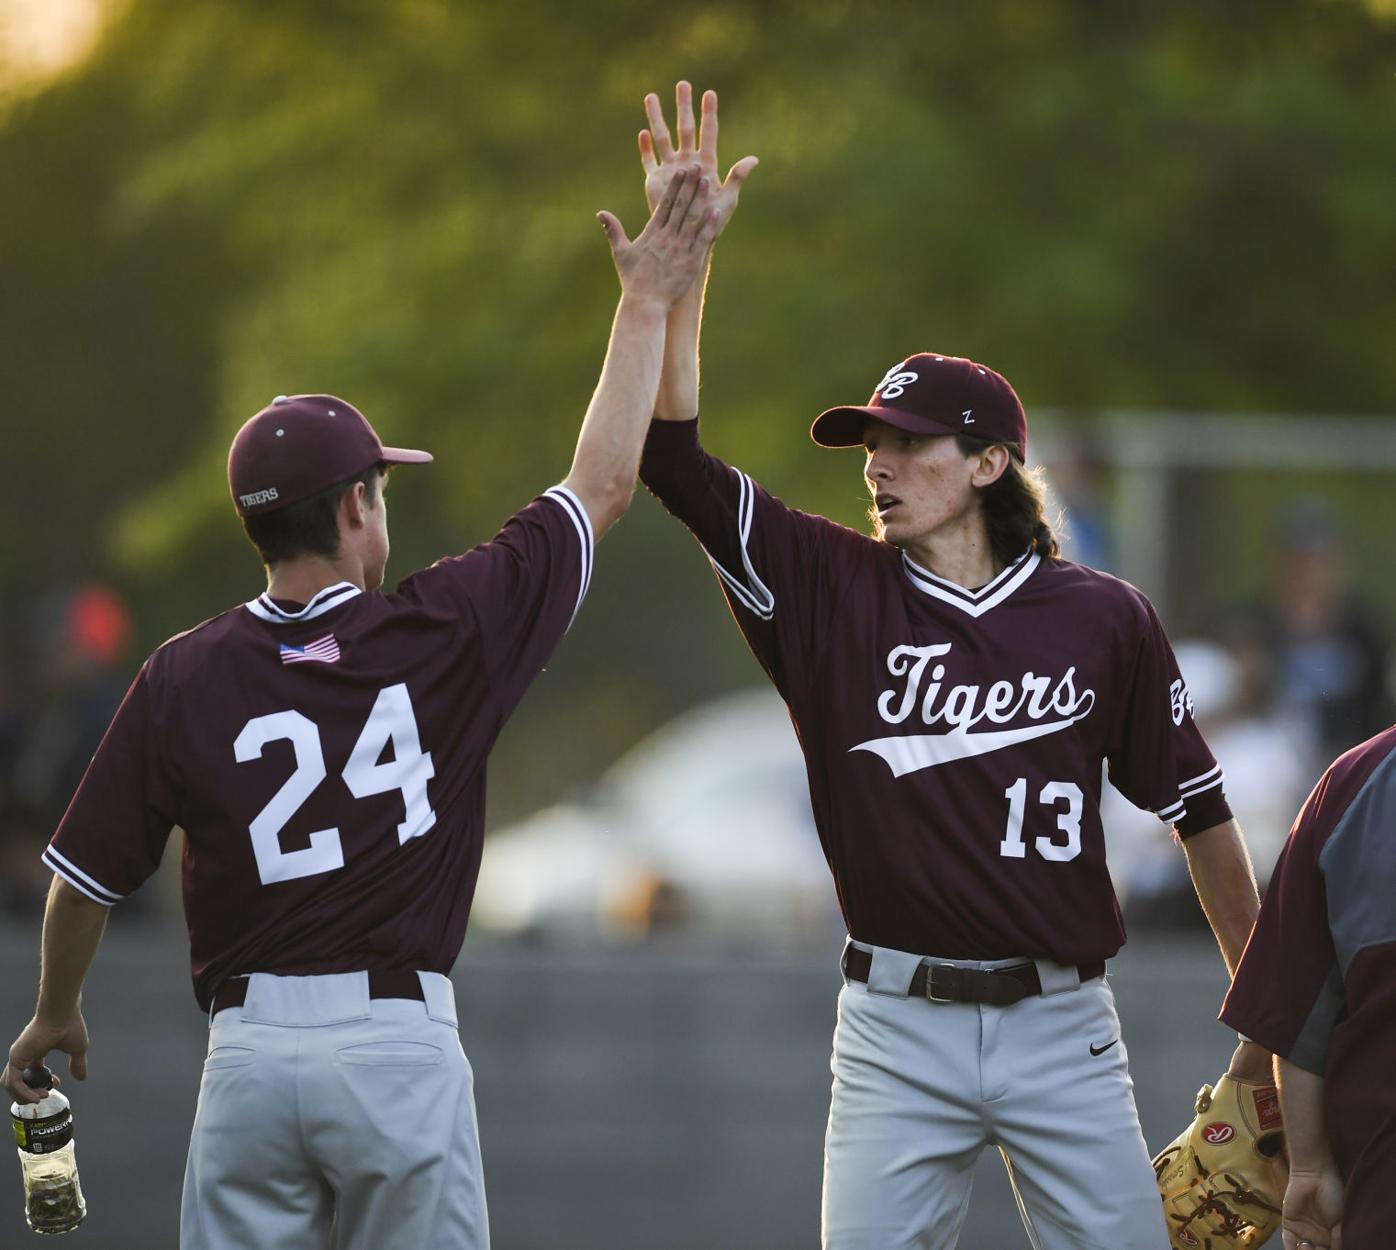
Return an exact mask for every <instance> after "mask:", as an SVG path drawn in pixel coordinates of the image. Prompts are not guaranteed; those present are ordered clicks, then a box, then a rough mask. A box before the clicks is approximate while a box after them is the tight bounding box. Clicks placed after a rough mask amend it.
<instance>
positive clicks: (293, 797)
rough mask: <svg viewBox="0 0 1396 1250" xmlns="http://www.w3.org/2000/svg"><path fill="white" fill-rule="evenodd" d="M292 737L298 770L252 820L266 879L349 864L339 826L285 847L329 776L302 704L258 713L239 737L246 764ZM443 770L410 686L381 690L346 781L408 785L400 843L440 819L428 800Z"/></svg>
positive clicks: (375, 789) (374, 787) (237, 747)
mask: <svg viewBox="0 0 1396 1250" xmlns="http://www.w3.org/2000/svg"><path fill="white" fill-rule="evenodd" d="M282 740H285V741H289V742H290V744H291V747H292V749H293V750H294V751H295V753H296V771H295V772H293V773H292V774H291V775H290V776H289V777H287V778H286V782H285V784H284V785H283V786H282V787H281V789H280V790H278V791H277V792H276V793H275V794H274V795H272V797H271V802H269V803H268V804H267V805H266V806H265V807H264V808H262V810H261V811H260V812H258V813H257V815H256V817H255V818H254V819H253V821H252V824H251V826H250V832H251V834H252V852H253V854H254V855H256V857H257V872H258V874H259V875H260V876H261V878H262V884H263V885H272V884H274V883H275V882H277V881H294V880H295V879H296V878H297V877H314V876H317V875H318V874H320V873H322V872H333V871H334V870H335V869H336V868H343V867H344V847H343V846H342V845H341V844H340V840H339V830H338V829H336V828H330V829H317V830H316V831H315V832H314V833H312V834H311V835H310V845H309V846H307V847H304V848H302V849H301V850H299V851H283V850H282V849H281V831H282V830H283V829H284V828H285V827H286V826H287V824H288V823H289V822H290V820H291V817H293V816H294V815H295V814H296V813H297V812H298V811H299V810H300V807H301V804H302V803H304V802H305V801H306V799H308V798H309V797H310V796H311V795H312V794H313V793H314V792H315V788H316V787H317V786H318V785H319V784H320V783H321V782H322V781H324V779H325V776H326V772H325V752H324V749H323V748H322V747H321V745H320V730H319V728H318V726H317V725H316V724H315V722H314V721H313V720H311V719H310V718H309V717H307V716H303V715H301V713H300V712H294V711H286V712H272V713H271V714H270V715H268V716H256V717H253V718H252V719H251V720H250V721H248V722H247V724H245V725H244V726H243V727H242V732H241V733H240V734H238V736H237V740H236V741H235V742H234V743H233V754H234V755H235V756H236V757H237V761H238V763H239V764H245V763H246V762H247V761H248V760H255V759H260V758H261V756H262V748H263V747H265V746H266V745H267V743H268V742H280V741H282ZM389 743H392V747H393V758H392V759H391V760H387V761H385V762H383V763H379V758H380V757H381V756H382V754H383V749H384V747H386V746H387V745H388V744H389ZM435 775H436V769H435V767H434V766H433V765H432V762H431V752H430V751H425V752H424V751H423V750H422V744H421V741H420V738H419V736H418V734H417V718H416V716H415V715H414V714H413V711H412V700H411V699H410V698H409V697H408V694H407V687H406V686H405V685H403V684H402V683H401V682H399V683H398V684H397V685H396V686H387V687H385V688H384V689H383V690H380V691H379V692H378V698H377V700H376V701H375V702H374V704H373V711H371V712H370V713H369V714H368V721H367V723H366V724H365V725H364V727H363V732H362V733H360V734H359V740H358V741H357V742H356V743H354V749H353V750H352V751H351V752H350V753H349V762H348V763H347V764H345V765H344V772H343V777H344V784H345V785H346V786H348V787H349V792H350V793H351V794H352V795H353V796H354V797H355V798H356V799H362V798H366V797H367V796H368V795H370V794H386V793H387V792H388V791H390V790H401V791H402V802H403V807H404V808H405V811H404V819H403V821H402V823H401V824H400V825H398V827H397V840H398V844H399V845H401V844H402V843H404V842H406V841H407V840H408V839H409V838H419V837H421V836H422V834H424V833H426V832H427V830H429V829H430V828H431V827H432V826H433V825H434V824H436V813H435V812H433V811H432V810H431V803H430V802H428V800H427V782H428V781H429V780H430V779H431V778H432V777H434V776H435Z"/></svg>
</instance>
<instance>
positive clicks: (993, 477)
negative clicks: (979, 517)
mask: <svg viewBox="0 0 1396 1250" xmlns="http://www.w3.org/2000/svg"><path fill="white" fill-rule="evenodd" d="M1011 454H1012V453H1011V452H1010V451H1009V450H1008V448H1007V447H1005V446H1004V445H1003V444H1002V443H995V444H994V445H993V446H992V447H986V448H984V450H983V451H981V452H980V453H979V457H978V461H977V463H976V464H975V466H974V470H973V472H972V473H971V474H970V479H969V480H970V485H972V486H975V487H978V488H979V489H981V490H982V489H983V488H984V487H985V486H992V485H993V484H994V483H995V482H997V481H998V480H999V478H1001V477H1002V476H1003V475H1004V473H1005V472H1006V471H1007V469H1008V460H1009V457H1010V455H1011Z"/></svg>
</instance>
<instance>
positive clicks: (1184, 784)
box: [1178, 764, 1221, 791]
mask: <svg viewBox="0 0 1396 1250" xmlns="http://www.w3.org/2000/svg"><path fill="white" fill-rule="evenodd" d="M1213 777H1216V778H1217V779H1218V780H1221V765H1220V764H1214V765H1213V766H1212V767H1211V768H1209V769H1208V770H1207V771H1206V772H1205V773H1198V775H1197V776H1196V777H1189V778H1188V779H1187V780H1186V781H1180V782H1179V783H1178V789H1179V790H1180V791H1181V790H1186V789H1187V788H1188V787H1189V786H1195V785H1196V784H1197V783H1198V782H1199V781H1210V780H1211V779H1212V778H1213Z"/></svg>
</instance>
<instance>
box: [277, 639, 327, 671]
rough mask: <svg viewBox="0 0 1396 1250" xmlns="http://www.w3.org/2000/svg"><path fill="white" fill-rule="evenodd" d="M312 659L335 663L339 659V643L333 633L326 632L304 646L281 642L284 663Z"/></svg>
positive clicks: (302, 661)
mask: <svg viewBox="0 0 1396 1250" xmlns="http://www.w3.org/2000/svg"><path fill="white" fill-rule="evenodd" d="M311 660H319V661H320V663H321V664H334V663H336V662H337V661H338V660H339V643H337V642H336V641H335V640H334V635H333V634H326V635H325V636H324V637H323V638H317V639H316V640H315V641H314V642H308V643H306V644H305V646H303V647H288V646H287V645H286V644H285V643H284V642H283V643H282V644H281V662H282V663H283V664H306V663H308V662H309V661H311Z"/></svg>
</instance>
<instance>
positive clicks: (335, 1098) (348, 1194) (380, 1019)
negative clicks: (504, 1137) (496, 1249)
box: [180, 972, 489, 1250]
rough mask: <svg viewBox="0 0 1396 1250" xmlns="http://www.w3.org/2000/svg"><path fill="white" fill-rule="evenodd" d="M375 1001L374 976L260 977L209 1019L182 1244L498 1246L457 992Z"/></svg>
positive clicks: (442, 987)
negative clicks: (236, 1003) (238, 1002)
mask: <svg viewBox="0 0 1396 1250" xmlns="http://www.w3.org/2000/svg"><path fill="white" fill-rule="evenodd" d="M418 975H419V976H420V978H421V981H422V989H423V993H424V994H425V997H426V1001H425V1002H424V1003H421V1002H414V1001H411V1000H407V999H394V998H386V999H370V998H369V993H368V977H367V974H366V973H362V972H351V973H343V974H336V975H331V976H315V977H278V976H271V975H268V974H265V973H256V974H254V975H253V976H252V978H251V980H250V982H249V985H248V991H247V1001H246V1002H245V1003H244V1004H243V1005H242V1006H241V1007H229V1008H226V1009H225V1010H223V1011H220V1012H219V1013H218V1014H217V1015H216V1016H214V1017H213V1020H212V1023H211V1025H210V1028H209V1039H208V1057H207V1059H206V1060H205V1061H204V1074H203V1081H202V1083H201V1084H200V1086H199V1106H198V1111H197V1113H196V1115H195V1118H194V1131H193V1135H192V1137H191V1139H190V1143H189V1163H188V1166H187V1168H186V1171H185V1176H184V1202H183V1207H182V1210H181V1213H180V1246H181V1248H182V1250H251V1248H253V1247H255V1248H256V1250H398V1248H399V1247H401V1248H402V1250H424V1248H426V1247H431V1250H488V1247H489V1225H488V1219H487V1215H486V1211H485V1188H484V1174H483V1171H482V1169H481V1165H480V1143H479V1138H478V1135H477V1132H476V1123H475V1102H474V1095H473V1078H472V1075H471V1071H470V1064H469V1063H468V1062H467V1060H466V1057H465V1053H464V1052H463V1051H462V1050H461V1045H460V1040H459V1037H458V1035H457V1033H456V1007H455V997H454V994H453V993H452V989H451V983H450V981H449V980H448V979H447V978H446V977H444V976H441V975H440V974H439V973H434V972H424V973H419V974H418Z"/></svg>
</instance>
